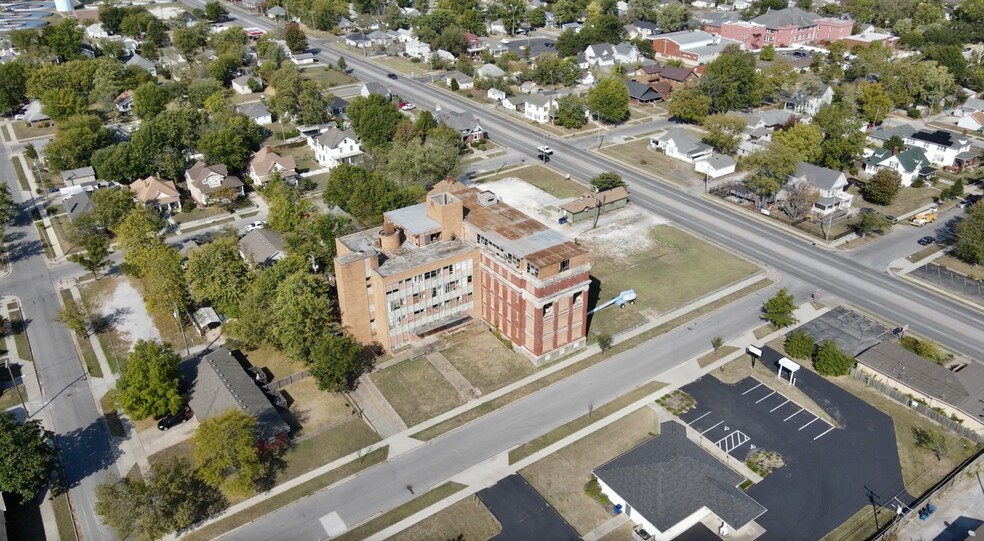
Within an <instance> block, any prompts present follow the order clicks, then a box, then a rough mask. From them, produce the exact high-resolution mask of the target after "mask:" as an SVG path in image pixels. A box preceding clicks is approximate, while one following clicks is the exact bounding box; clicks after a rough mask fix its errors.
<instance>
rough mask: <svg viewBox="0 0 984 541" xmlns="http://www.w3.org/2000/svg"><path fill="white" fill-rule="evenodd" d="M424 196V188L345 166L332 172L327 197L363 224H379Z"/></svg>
mask: <svg viewBox="0 0 984 541" xmlns="http://www.w3.org/2000/svg"><path fill="white" fill-rule="evenodd" d="M423 194H424V190H423V188H422V187H420V186H417V185H411V186H399V185H398V184H396V183H395V182H393V181H391V180H389V179H387V178H386V177H384V176H383V175H381V174H379V173H378V172H375V171H372V172H370V171H367V170H365V169H363V168H361V167H356V166H354V165H348V164H341V165H339V166H338V167H336V168H334V169H332V170H331V173H330V174H329V178H328V185H327V186H326V187H325V190H324V192H323V198H324V201H325V203H326V204H327V205H329V206H334V205H338V206H339V207H340V208H342V209H343V210H345V211H346V212H348V213H349V214H351V215H352V216H353V217H354V218H355V219H356V220H359V221H360V222H362V223H363V224H366V225H375V224H378V223H380V222H381V221H382V219H383V217H382V213H383V212H386V211H390V210H394V209H398V208H401V207H405V206H407V205H412V204H414V203H416V202H417V201H418V200H419V199H420V198H421V197H422V196H423Z"/></svg>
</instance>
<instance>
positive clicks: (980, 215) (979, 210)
mask: <svg viewBox="0 0 984 541" xmlns="http://www.w3.org/2000/svg"><path fill="white" fill-rule="evenodd" d="M954 255H956V256H957V257H959V258H960V259H962V260H963V261H966V262H967V263H970V264H971V265H984V204H981V203H980V202H978V203H975V204H974V206H973V207H971V208H970V209H969V210H968V211H967V214H966V216H964V219H963V220H960V222H959V223H958V224H957V244H956V248H955V249H954Z"/></svg>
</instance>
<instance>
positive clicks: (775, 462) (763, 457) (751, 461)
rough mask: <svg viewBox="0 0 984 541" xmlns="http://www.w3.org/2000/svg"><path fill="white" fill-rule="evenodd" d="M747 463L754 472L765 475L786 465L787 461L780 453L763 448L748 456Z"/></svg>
mask: <svg viewBox="0 0 984 541" xmlns="http://www.w3.org/2000/svg"><path fill="white" fill-rule="evenodd" d="M745 465H746V466H748V468H749V469H751V470H752V471H753V472H755V473H757V474H759V475H761V476H762V477H765V476H767V475H769V474H770V473H772V472H774V471H776V470H778V469H779V468H781V467H783V466H785V465H786V461H784V460H783V459H782V455H780V454H779V453H777V452H775V451H770V450H768V449H762V450H761V451H756V452H755V453H753V454H752V456H750V457H748V459H746V460H745Z"/></svg>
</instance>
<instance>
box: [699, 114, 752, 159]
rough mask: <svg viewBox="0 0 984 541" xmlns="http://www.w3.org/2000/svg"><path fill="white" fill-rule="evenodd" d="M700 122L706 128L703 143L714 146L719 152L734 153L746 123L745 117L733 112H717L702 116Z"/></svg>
mask: <svg viewBox="0 0 984 541" xmlns="http://www.w3.org/2000/svg"><path fill="white" fill-rule="evenodd" d="M701 124H702V125H703V126H704V128H705V129H706V130H707V132H708V133H707V135H706V136H704V138H703V141H704V143H706V144H708V145H711V146H712V147H714V150H716V151H718V152H720V153H721V154H728V155H734V153H735V152H737V151H738V143H740V142H741V134H742V131H744V129H745V126H747V125H748V123H747V122H746V121H745V118H744V117H742V116H741V115H739V114H735V113H718V114H716V115H710V116H707V117H704V120H702V121H701Z"/></svg>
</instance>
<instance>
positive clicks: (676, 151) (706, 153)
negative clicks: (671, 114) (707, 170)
mask: <svg viewBox="0 0 984 541" xmlns="http://www.w3.org/2000/svg"><path fill="white" fill-rule="evenodd" d="M649 148H655V149H660V150H662V151H663V153H665V154H666V155H667V156H669V157H671V158H673V159H676V160H680V161H684V162H687V163H694V162H696V161H698V160H703V159H706V158H709V157H710V156H711V154H712V153H713V151H714V150H713V149H712V148H711V146H710V145H707V144H704V143H702V142H701V141H700V139H698V138H697V136H696V135H694V134H693V133H691V132H689V131H687V130H685V129H683V128H671V129H669V130H667V131H665V132H663V133H662V134H660V135H656V136H653V137H652V138H650V140H649Z"/></svg>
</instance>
